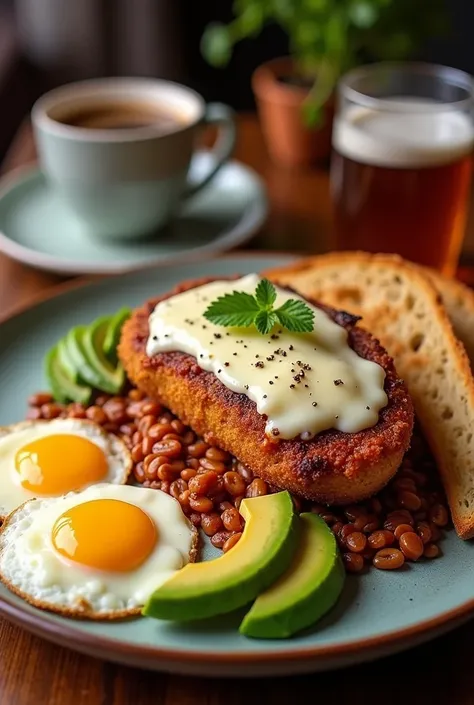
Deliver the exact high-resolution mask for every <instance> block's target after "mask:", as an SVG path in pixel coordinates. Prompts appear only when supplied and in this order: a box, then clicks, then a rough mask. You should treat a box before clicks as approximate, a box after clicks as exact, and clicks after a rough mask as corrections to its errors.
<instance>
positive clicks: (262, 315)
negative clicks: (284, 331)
mask: <svg viewBox="0 0 474 705" xmlns="http://www.w3.org/2000/svg"><path fill="white" fill-rule="evenodd" d="M277 321H278V318H277V316H276V312H275V311H259V313H257V315H256V316H255V321H254V323H255V327H256V329H257V330H258V332H259V333H261V334H262V335H268V333H270V331H271V329H272V328H273V326H274V325H275V323H277Z"/></svg>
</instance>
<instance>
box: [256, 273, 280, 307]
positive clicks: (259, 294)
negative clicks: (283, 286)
mask: <svg viewBox="0 0 474 705" xmlns="http://www.w3.org/2000/svg"><path fill="white" fill-rule="evenodd" d="M255 298H256V300H257V303H258V305H259V306H260V308H271V307H272V306H273V304H274V303H275V299H276V290H275V287H274V286H273V284H272V283H271V282H269V281H268V279H261V280H260V281H259V283H258V286H257V288H256V289H255Z"/></svg>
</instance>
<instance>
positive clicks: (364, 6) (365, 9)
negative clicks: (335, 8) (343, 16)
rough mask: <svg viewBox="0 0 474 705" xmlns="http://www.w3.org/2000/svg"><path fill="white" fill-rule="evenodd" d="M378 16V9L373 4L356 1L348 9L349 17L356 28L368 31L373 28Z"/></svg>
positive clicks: (361, 0) (364, 0) (360, 0)
mask: <svg viewBox="0 0 474 705" xmlns="http://www.w3.org/2000/svg"><path fill="white" fill-rule="evenodd" d="M378 16H379V8H378V7H377V6H376V4H374V2H369V1H368V0H358V1H357V2H355V3H353V4H352V5H351V6H350V8H349V17H350V19H351V21H352V22H353V23H354V24H355V26H356V27H359V28H361V29H368V28H369V27H373V25H374V24H375V23H376V21H377V19H378Z"/></svg>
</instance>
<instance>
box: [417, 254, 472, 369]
mask: <svg viewBox="0 0 474 705" xmlns="http://www.w3.org/2000/svg"><path fill="white" fill-rule="evenodd" d="M421 269H422V270H423V272H424V273H425V274H427V275H428V276H429V278H430V280H431V282H432V284H434V285H435V287H436V289H437V290H438V293H439V294H441V299H442V301H443V304H444V306H445V308H446V311H447V313H448V316H449V318H450V320H451V325H452V326H453V329H454V333H455V335H456V337H457V338H459V340H460V341H461V342H462V344H463V345H464V347H465V348H466V352H467V355H468V357H469V360H470V361H471V368H472V369H474V291H472V289H469V287H467V286H466V285H465V284H463V283H462V282H460V281H458V280H457V279H448V277H444V276H442V275H441V274H438V272H435V271H434V270H433V269H429V268H428V267H421Z"/></svg>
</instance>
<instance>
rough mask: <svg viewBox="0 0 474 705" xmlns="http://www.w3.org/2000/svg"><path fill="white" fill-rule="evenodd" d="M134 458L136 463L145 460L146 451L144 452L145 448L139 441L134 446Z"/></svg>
mask: <svg viewBox="0 0 474 705" xmlns="http://www.w3.org/2000/svg"><path fill="white" fill-rule="evenodd" d="M131 455H132V460H133V462H134V463H139V462H141V461H142V460H143V458H144V453H143V448H142V444H141V443H137V445H135V446H133V447H132V453H131Z"/></svg>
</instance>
